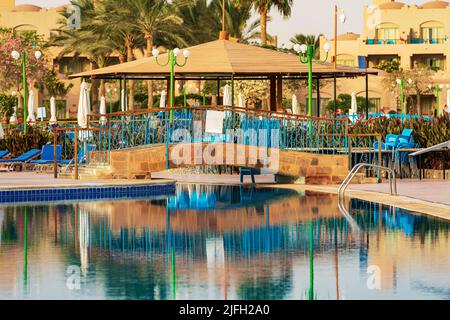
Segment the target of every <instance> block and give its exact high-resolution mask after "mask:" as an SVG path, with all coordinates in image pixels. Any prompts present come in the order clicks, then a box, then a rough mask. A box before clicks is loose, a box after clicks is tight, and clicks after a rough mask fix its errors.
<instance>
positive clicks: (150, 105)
mask: <svg viewBox="0 0 450 320" xmlns="http://www.w3.org/2000/svg"><path fill="white" fill-rule="evenodd" d="M145 41H146V42H147V52H146V53H145V54H146V56H147V57H151V56H152V49H153V35H152V34H151V32H148V33H146V34H145ZM147 93H148V99H147V100H148V102H147V108H149V109H151V108H153V81H152V80H148V81H147Z"/></svg>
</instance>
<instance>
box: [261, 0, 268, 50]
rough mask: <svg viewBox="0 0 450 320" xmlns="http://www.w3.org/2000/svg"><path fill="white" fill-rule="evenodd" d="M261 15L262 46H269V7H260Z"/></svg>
mask: <svg viewBox="0 0 450 320" xmlns="http://www.w3.org/2000/svg"><path fill="white" fill-rule="evenodd" d="M259 15H260V16H261V18H260V19H261V45H266V44H267V7H266V5H264V4H262V5H260V6H259Z"/></svg>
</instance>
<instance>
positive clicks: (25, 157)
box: [0, 149, 42, 163]
mask: <svg viewBox="0 0 450 320" xmlns="http://www.w3.org/2000/svg"><path fill="white" fill-rule="evenodd" d="M41 152H42V151H41V150H40V149H31V150H30V151H27V152H25V153H24V154H22V155H21V156H18V157H17V158H14V159H0V163H21V162H22V163H26V162H30V161H31V160H33V159H34V158H36V157H38V156H39V155H40V154H41Z"/></svg>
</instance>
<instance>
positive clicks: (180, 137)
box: [88, 106, 347, 153]
mask: <svg viewBox="0 0 450 320" xmlns="http://www.w3.org/2000/svg"><path fill="white" fill-rule="evenodd" d="M171 111H172V112H173V113H174V118H173V121H170V120H169V119H167V118H166V112H165V110H162V109H150V110H139V111H132V112H126V113H112V114H108V115H103V116H101V115H90V116H89V121H88V123H89V126H88V128H104V129H106V130H107V139H108V150H109V151H112V150H119V149H124V148H131V147H138V146H143V145H152V144H161V143H165V142H166V135H168V137H169V141H168V142H169V143H179V142H188V143H193V142H203V143H207V142H227V143H238V144H244V145H253V146H261V145H265V146H269V147H272V148H279V149H280V150H293V151H304V152H313V153H336V152H337V149H339V148H345V147H346V142H345V137H346V134H347V119H329V118H315V117H308V116H297V115H291V114H286V113H278V112H268V111H260V110H247V109H241V108H231V107H222V106H214V107H212V106H208V107H190V108H183V107H180V108H173V109H171ZM208 111H221V112H223V128H222V130H221V131H220V133H211V132H209V131H208V128H206V126H207V125H208V124H207V112H208ZM168 112H169V111H168ZM100 120H102V121H100ZM93 121H95V124H93V123H94V122H93ZM166 127H167V130H166ZM329 133H331V134H336V136H328V135H327V134H329ZM338 134H339V135H338Z"/></svg>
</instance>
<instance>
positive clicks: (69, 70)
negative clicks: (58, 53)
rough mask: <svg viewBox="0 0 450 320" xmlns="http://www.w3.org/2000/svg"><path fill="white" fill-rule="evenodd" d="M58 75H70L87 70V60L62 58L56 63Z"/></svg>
mask: <svg viewBox="0 0 450 320" xmlns="http://www.w3.org/2000/svg"><path fill="white" fill-rule="evenodd" d="M58 64H59V73H60V74H63V75H70V74H74V73H79V72H83V71H87V70H89V65H90V63H89V60H88V59H86V58H68V57H64V58H62V59H61V60H59V61H58Z"/></svg>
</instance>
